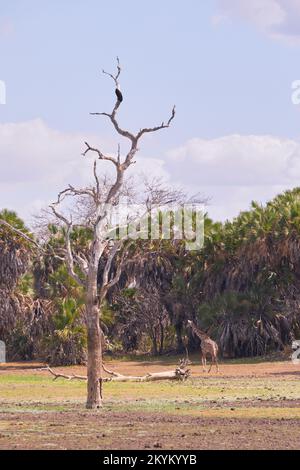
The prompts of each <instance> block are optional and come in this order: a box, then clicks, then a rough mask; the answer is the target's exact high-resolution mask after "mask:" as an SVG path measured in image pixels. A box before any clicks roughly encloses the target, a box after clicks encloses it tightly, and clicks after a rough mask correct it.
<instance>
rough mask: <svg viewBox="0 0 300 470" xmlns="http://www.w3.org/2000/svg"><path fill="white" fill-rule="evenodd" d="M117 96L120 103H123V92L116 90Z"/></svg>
mask: <svg viewBox="0 0 300 470" xmlns="http://www.w3.org/2000/svg"><path fill="white" fill-rule="evenodd" d="M116 95H117V98H118V101H119V103H122V101H123V95H122V93H121V91H120V90H119V88H116Z"/></svg>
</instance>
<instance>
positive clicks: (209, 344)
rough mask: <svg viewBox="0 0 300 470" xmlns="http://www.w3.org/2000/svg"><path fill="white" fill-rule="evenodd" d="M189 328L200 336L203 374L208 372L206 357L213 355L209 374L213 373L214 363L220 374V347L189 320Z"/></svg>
mask: <svg viewBox="0 0 300 470" xmlns="http://www.w3.org/2000/svg"><path fill="white" fill-rule="evenodd" d="M188 326H189V327H190V328H192V331H193V333H194V334H195V335H196V336H198V338H199V339H200V340H201V346H200V348H201V353H202V366H203V372H206V356H207V354H210V355H211V365H210V368H209V371H208V373H209V372H210V371H211V368H212V365H213V362H214V363H215V365H216V368H217V372H219V365H218V358H217V356H218V349H219V348H218V345H217V343H216V342H215V341H213V340H212V339H211V338H210V337H209V336H208V335H207V334H206V333H204V331H201V330H200V329H199V328H198V327H197V326H196V325H195V323H194V322H192V321H191V320H188Z"/></svg>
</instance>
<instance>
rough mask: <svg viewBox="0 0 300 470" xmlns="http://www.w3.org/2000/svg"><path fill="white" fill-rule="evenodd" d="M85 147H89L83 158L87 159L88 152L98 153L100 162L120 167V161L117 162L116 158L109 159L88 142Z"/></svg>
mask: <svg viewBox="0 0 300 470" xmlns="http://www.w3.org/2000/svg"><path fill="white" fill-rule="evenodd" d="M85 145H86V146H87V149H86V150H85V151H84V152H83V154H82V155H83V156H84V157H85V156H86V155H87V153H88V152H95V153H97V155H98V157H99V160H108V161H110V162H112V163H113V164H114V165H116V166H117V165H118V160H116V159H115V158H114V157H109V156H108V155H104V154H103V153H102V152H101V150H99V149H97V148H94V147H91V146H90V145H89V144H88V143H87V142H85Z"/></svg>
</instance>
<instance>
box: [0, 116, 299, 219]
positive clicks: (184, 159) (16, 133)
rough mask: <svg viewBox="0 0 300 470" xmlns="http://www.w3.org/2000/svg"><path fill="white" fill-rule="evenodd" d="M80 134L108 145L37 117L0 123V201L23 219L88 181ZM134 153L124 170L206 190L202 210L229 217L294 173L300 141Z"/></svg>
mask: <svg viewBox="0 0 300 470" xmlns="http://www.w3.org/2000/svg"><path fill="white" fill-rule="evenodd" d="M85 140H88V141H89V142H90V143H91V145H94V146H99V147H100V148H101V149H102V150H103V151H104V152H108V151H109V150H110V149H114V148H115V143H113V142H112V141H109V140H107V139H101V138H99V136H95V135H86V134H85V135H83V134H79V133H77V134H76V133H65V132H59V131H57V130H54V129H51V128H49V127H48V126H47V125H46V124H45V123H44V122H43V121H42V120H40V119H36V120H33V121H28V122H24V123H18V124H1V125H0V165H1V173H0V209H1V208H4V207H7V208H9V209H13V210H16V211H17V212H18V213H19V214H20V215H21V217H24V218H26V219H27V220H28V218H29V217H30V215H32V214H33V213H37V212H38V211H39V209H40V208H41V207H43V206H46V205H47V204H48V203H50V202H52V201H53V200H54V199H55V198H56V195H57V193H58V191H60V190H61V189H63V188H64V187H66V186H67V185H68V184H69V183H71V184H73V185H76V186H79V187H80V186H82V185H85V184H88V183H89V181H90V177H91V167H92V162H93V158H92V156H90V157H86V158H84V157H82V156H81V152H82V150H83V148H84V145H83V143H84V141H85ZM136 161H137V163H136V165H134V166H133V167H132V169H131V172H134V173H136V174H139V173H145V174H147V175H148V176H150V175H151V176H162V177H164V178H165V179H167V180H168V181H169V182H172V183H173V184H176V185H179V186H182V187H183V188H186V190H188V191H189V192H190V193H196V192H200V193H201V194H203V195H205V196H207V197H211V202H210V205H209V207H208V211H209V213H210V214H211V215H212V216H213V217H214V218H217V219H225V218H231V217H233V216H235V215H237V214H238V213H239V211H240V210H245V209H247V208H248V207H249V205H250V202H251V200H253V199H254V200H258V201H260V202H265V201H266V200H268V199H271V198H272V197H274V196H275V195H276V194H278V193H279V192H281V191H283V190H285V189H287V188H291V187H294V186H297V185H298V184H299V181H300V143H299V142H297V141H295V140H288V139H280V138H277V137H272V136H241V135H230V136H226V137H221V138H218V139H212V140H204V139H199V138H195V139H192V140H190V141H188V142H186V143H185V144H184V145H182V146H181V147H178V148H175V149H173V150H170V152H168V154H167V155H165V157H164V158H146V157H144V156H143V155H142V153H140V154H138V156H137V158H136ZM98 169H99V173H100V174H103V173H106V172H108V171H109V170H110V169H111V165H110V164H109V163H107V162H106V163H105V162H99V166H98ZM112 171H113V170H112Z"/></svg>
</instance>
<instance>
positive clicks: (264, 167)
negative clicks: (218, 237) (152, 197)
mask: <svg viewBox="0 0 300 470" xmlns="http://www.w3.org/2000/svg"><path fill="white" fill-rule="evenodd" d="M167 169H168V170H169V171H170V172H171V174H172V177H173V178H175V180H177V181H180V182H181V183H182V184H184V185H185V186H189V187H190V188H192V189H193V191H195V192H196V191H199V190H200V191H201V192H202V193H204V194H206V195H207V196H208V197H212V200H211V205H210V207H209V208H208V210H209V212H210V213H211V214H212V215H213V216H214V217H216V218H220V219H224V218H226V217H229V218H230V217H233V216H234V215H237V214H238V212H239V211H240V210H245V209H247V208H249V205H250V202H251V201H252V200H258V201H259V202H266V201H267V200H268V199H271V198H272V197H274V196H275V195H276V194H278V193H279V192H281V191H284V190H285V189H288V188H292V187H294V186H297V185H298V184H299V178H300V142H297V141H294V140H288V139H280V138H277V137H272V136H252V135H250V136H241V135H231V136H226V137H222V138H218V139H213V140H204V139H192V140H190V141H188V142H187V143H186V144H185V145H183V146H182V147H179V148H177V149H173V150H171V151H170V152H169V153H168V164H167Z"/></svg>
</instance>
